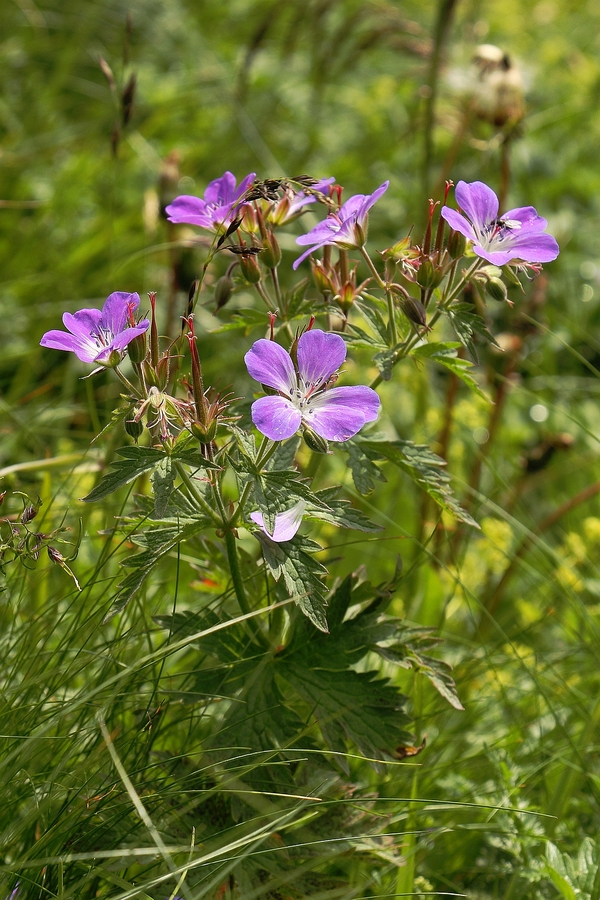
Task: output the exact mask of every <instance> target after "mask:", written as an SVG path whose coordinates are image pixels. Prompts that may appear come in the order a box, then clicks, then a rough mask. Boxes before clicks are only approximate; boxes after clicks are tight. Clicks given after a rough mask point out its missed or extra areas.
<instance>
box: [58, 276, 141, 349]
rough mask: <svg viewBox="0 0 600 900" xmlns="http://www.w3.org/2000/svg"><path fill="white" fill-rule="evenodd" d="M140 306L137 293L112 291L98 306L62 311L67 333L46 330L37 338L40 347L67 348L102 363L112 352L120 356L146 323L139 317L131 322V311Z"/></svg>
mask: <svg viewBox="0 0 600 900" xmlns="http://www.w3.org/2000/svg"><path fill="white" fill-rule="evenodd" d="M139 305H140V298H139V295H138V294H128V293H127V292H126V291H115V292H114V293H113V294H111V295H110V297H108V298H107V300H106V303H105V304H104V306H103V307H102V311H100V310H99V309H80V310H79V311H78V312H76V313H73V314H71V313H68V312H66V313H65V314H64V315H63V324H64V325H65V327H66V328H67V330H68V331H69V332H70V334H68V333H67V332H66V331H47V332H46V334H45V335H44V336H43V338H42V339H41V341H40V344H41V345H42V347H51V348H52V349H53V350H67V351H69V352H71V353H74V354H75V356H76V357H77V358H78V359H80V360H81V361H82V362H86V363H94V362H96V363H102V364H106V363H108V362H109V359H110V357H111V355H112V354H113V353H117V354H119V357H120V358H121V357H122V356H123V355H124V353H125V350H126V347H127V345H128V344H129V343H130V342H131V341H132V340H133V339H134V338H136V337H138V335H140V334H144V332H145V331H147V330H148V327H149V325H150V322H149V321H148V319H142V320H141V322H138V323H137V325H132V324H131V323H132V322H133V313H134V312H135V310H136V309H137V308H138V306H139Z"/></svg>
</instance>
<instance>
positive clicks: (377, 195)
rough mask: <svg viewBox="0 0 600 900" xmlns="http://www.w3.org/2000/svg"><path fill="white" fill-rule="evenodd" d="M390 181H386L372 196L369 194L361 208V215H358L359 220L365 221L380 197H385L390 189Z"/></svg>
mask: <svg viewBox="0 0 600 900" xmlns="http://www.w3.org/2000/svg"><path fill="white" fill-rule="evenodd" d="M389 186H390V183H389V181H384V182H383V184H380V185H379V187H378V188H377V190H375V191H373V193H372V194H368V195H367V196H366V197H365V199H364V202H363V204H362V206H361V208H360V213H359V214H358V220H359V221H360V220H361V219H364V217H365V216H366V215H367V213H368V212H369V210H370V209H371V207H372V206H374V205H375V204H376V203H377V201H378V200H379V198H380V197H383V195H384V194H385V192H386V191H387V189H388V188H389Z"/></svg>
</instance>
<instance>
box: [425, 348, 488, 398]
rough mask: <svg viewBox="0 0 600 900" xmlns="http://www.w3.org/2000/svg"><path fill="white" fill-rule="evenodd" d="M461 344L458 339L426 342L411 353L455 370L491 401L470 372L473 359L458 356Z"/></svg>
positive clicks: (454, 371) (483, 396) (476, 391)
mask: <svg viewBox="0 0 600 900" xmlns="http://www.w3.org/2000/svg"><path fill="white" fill-rule="evenodd" d="M460 346H461V345H460V344H459V343H457V342H456V341H445V342H440V343H435V342H434V343H425V344H420V345H419V346H417V347H415V348H414V350H412V351H411V353H410V355H411V356H412V357H414V358H415V359H432V360H433V361H434V362H437V363H439V364H440V365H441V366H444V367H445V368H446V369H449V370H450V371H451V372H453V373H454V374H455V375H456V377H457V378H460V380H461V381H463V382H464V383H465V384H466V385H467V387H469V388H470V389H471V390H472V391H474V393H476V394H478V395H479V396H480V397H482V398H483V399H484V400H486V401H487V402H488V403H491V402H492V401H491V400H490V398H489V397H488V395H487V394H485V393H484V392H483V391H482V390H481V388H480V387H479V385H478V384H477V382H476V381H475V379H474V378H473V376H472V375H470V374H469V371H468V370H469V369H472V368H473V363H472V362H471V360H469V359H461V357H459V356H457V353H456V348H457V347H460Z"/></svg>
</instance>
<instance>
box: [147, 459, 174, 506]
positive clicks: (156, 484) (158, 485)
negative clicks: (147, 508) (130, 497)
mask: <svg viewBox="0 0 600 900" xmlns="http://www.w3.org/2000/svg"><path fill="white" fill-rule="evenodd" d="M174 487H175V468H174V466H173V461H172V459H171V458H170V457H169V456H165V458H164V459H161V461H160V462H159V463H158V464H157V465H156V467H155V469H154V472H153V473H152V490H153V492H154V512H155V514H156V516H157V518H159V519H162V518H163V516H164V515H165V514H166V512H167V506H168V504H169V500H170V499H171V494H172V493H173V489H174Z"/></svg>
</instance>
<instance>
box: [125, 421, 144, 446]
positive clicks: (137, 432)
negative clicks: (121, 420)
mask: <svg viewBox="0 0 600 900" xmlns="http://www.w3.org/2000/svg"><path fill="white" fill-rule="evenodd" d="M125 431H126V432H127V434H128V435H129V437H132V438H133V439H134V441H135V442H136V444H137V440H138V438H139V437H140V436H141V434H142V432H143V431H144V426H143V424H142V423H141V422H140V421H139V420H137V421H136V419H125Z"/></svg>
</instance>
